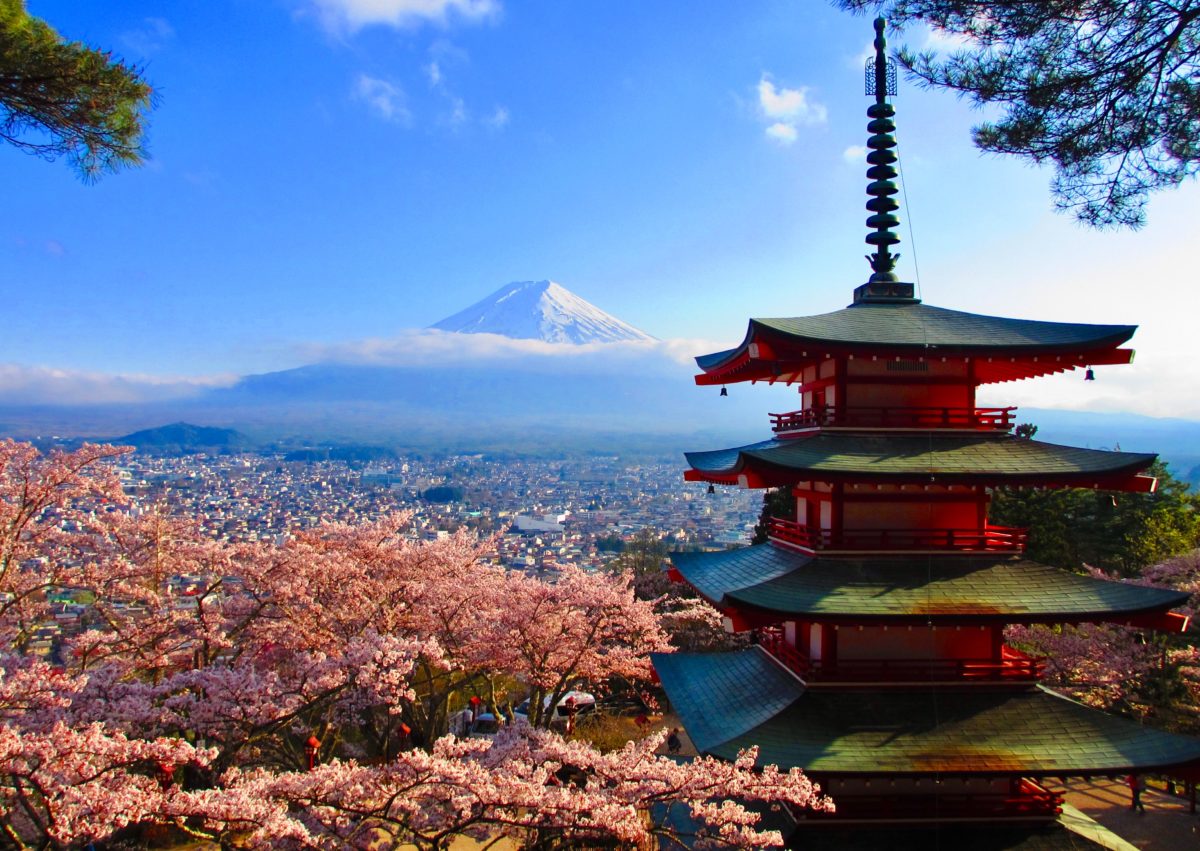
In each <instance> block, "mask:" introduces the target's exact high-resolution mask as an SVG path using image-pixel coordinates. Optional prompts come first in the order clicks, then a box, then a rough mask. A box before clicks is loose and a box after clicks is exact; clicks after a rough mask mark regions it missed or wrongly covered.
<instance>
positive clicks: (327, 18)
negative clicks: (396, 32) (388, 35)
mask: <svg viewBox="0 0 1200 851" xmlns="http://www.w3.org/2000/svg"><path fill="white" fill-rule="evenodd" d="M310 3H311V6H312V7H313V8H314V9H315V10H316V13H317V16H318V17H319V18H320V20H321V23H322V24H324V26H325V27H326V29H329V30H331V31H333V32H336V33H341V32H347V31H348V32H355V31H357V30H360V29H362V28H363V27H368V26H375V25H383V26H390V27H414V26H418V25H420V24H423V23H433V24H438V25H442V26H445V25H446V24H448V23H449V22H450V21H451V20H452V19H453V20H460V21H465V22H468V23H473V22H476V21H482V20H486V19H488V18H491V17H493V16H494V15H496V14H497V13H498V12H499V11H500V3H499V0H310Z"/></svg>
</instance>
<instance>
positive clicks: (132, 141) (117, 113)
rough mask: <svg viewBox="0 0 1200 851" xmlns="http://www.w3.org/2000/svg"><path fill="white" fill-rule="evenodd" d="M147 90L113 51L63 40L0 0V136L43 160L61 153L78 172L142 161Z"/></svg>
mask: <svg viewBox="0 0 1200 851" xmlns="http://www.w3.org/2000/svg"><path fill="white" fill-rule="evenodd" d="M151 96H152V91H151V88H150V86H149V85H148V84H147V83H146V82H145V81H144V80H143V79H142V78H141V76H140V75H139V73H138V71H137V69H135V68H132V67H130V66H128V65H126V64H125V63H123V62H121V61H119V60H116V59H114V58H113V57H112V54H110V53H108V52H105V51H102V50H96V49H94V48H91V47H88V46H86V45H83V44H80V43H78V42H70V41H64V40H63V39H62V38H60V37H59V35H58V33H56V32H55V31H54V30H53V29H51V28H50V27H49V26H47V25H46V24H45V23H43V22H42V21H40V20H38V19H37V18H34V17H32V16H30V15H29V14H28V13H27V12H26V11H25V4H24V0H0V139H4V140H5V141H6V142H9V143H10V144H12V145H15V146H16V147H18V148H20V149H22V150H24V151H27V152H29V153H31V154H34V155H36V156H40V157H43V158H44V159H48V160H53V159H57V158H58V157H60V156H65V157H66V158H67V161H68V162H70V163H71V165H72V166H73V167H74V168H75V169H76V171H78V172H79V174H80V176H82V177H83V178H84V179H89V180H90V179H95V178H96V177H98V176H99V175H100V174H102V173H104V172H110V171H117V170H118V169H120V168H122V167H124V166H130V165H138V164H140V163H141V162H142V156H143V153H144V151H143V149H142V135H143V132H144V129H145V127H144V120H145V112H146V110H147V109H149V107H150V102H151Z"/></svg>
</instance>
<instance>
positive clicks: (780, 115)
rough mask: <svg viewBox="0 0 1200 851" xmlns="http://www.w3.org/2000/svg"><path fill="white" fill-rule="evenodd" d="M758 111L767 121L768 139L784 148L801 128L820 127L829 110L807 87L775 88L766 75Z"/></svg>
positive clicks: (760, 80) (768, 75)
mask: <svg viewBox="0 0 1200 851" xmlns="http://www.w3.org/2000/svg"><path fill="white" fill-rule="evenodd" d="M758 108H759V113H760V115H761V116H762V118H763V119H764V120H766V121H767V122H768V123H767V127H766V129H765V132H766V134H767V136H768V137H769V138H771V139H773V140H775V141H776V142H779V143H781V144H784V145H790V144H792V143H793V142H795V141H796V139H797V138H798V137H799V128H800V127H802V126H816V125H821V124H825V123H826V122H827V121H828V120H829V111H828V110H827V109H826V108H825V106H824V104H821V103H818V102H817V101H816V100H814V99H813V98H812V97H811V96H810V94H809V88H808V87H807V86H800V87H798V88H794V89H789V88H787V87H785V86H776V85H775V82H774V80H772V79H771V75H770V74H767V73H764V74H763V75H762V77H760V78H759V81H758Z"/></svg>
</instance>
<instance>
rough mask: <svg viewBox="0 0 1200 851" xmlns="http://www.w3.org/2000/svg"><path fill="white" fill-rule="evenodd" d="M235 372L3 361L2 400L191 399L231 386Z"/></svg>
mask: <svg viewBox="0 0 1200 851" xmlns="http://www.w3.org/2000/svg"><path fill="white" fill-rule="evenodd" d="M235 381H237V376H235V375H214V376H199V377H178V376H156V375H139V374H129V375H112V374H108V373H102V372H85V371H82V370H70V369H55V368H53V367H48V366H26V365H23V364H13V363H9V364H0V403H2V404H6V405H102V404H110V403H128V402H158V401H166V400H169V399H187V398H190V397H193V396H197V395H199V394H200V393H202V392H204V391H205V390H209V389H212V388H215V387H228V386H229V385H231V384H233V383H234V382H235Z"/></svg>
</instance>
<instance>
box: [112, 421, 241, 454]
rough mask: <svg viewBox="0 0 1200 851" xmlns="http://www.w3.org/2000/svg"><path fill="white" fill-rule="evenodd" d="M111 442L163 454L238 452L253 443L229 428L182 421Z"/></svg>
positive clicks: (134, 433) (148, 429)
mask: <svg viewBox="0 0 1200 851" xmlns="http://www.w3.org/2000/svg"><path fill="white" fill-rule="evenodd" d="M113 442H114V443H119V444H121V445H122V446H135V447H137V448H138V449H143V450H149V451H153V452H162V453H167V454H169V453H178V452H182V453H189V452H208V451H218V452H219V451H221V450H227V451H229V452H240V451H242V450H245V449H248V448H250V447H251V446H252V445H253V441H252V440H251V439H250V438H248V437H247V436H246V435H244V434H242V433H241V432H240V431H236V430H234V429H231V428H213V427H210V426H198V425H192V424H191V423H183V422H180V423H171V424H170V425H165V426H159V427H158V428H147V429H143V430H141V431H135V432H133V433H132V434H127V435H124V436H123V437H118V438H116V439H115V440H114V441H113Z"/></svg>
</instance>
